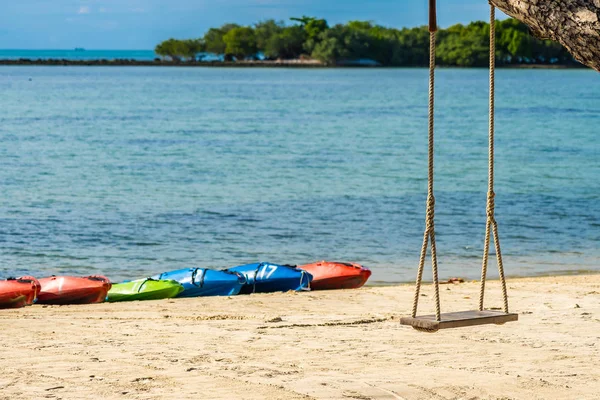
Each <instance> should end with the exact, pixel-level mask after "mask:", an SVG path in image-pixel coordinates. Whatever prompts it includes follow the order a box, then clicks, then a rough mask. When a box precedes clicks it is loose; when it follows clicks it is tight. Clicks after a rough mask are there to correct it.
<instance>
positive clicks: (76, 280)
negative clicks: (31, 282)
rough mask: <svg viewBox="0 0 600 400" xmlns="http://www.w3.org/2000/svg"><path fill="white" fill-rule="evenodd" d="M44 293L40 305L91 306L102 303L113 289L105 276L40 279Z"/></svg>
mask: <svg viewBox="0 0 600 400" xmlns="http://www.w3.org/2000/svg"><path fill="white" fill-rule="evenodd" d="M40 283H41V284H42V291H41V292H40V294H39V296H38V301H37V302H38V303H39V304H91V303H102V302H103V301H104V300H106V294H107V293H108V291H109V290H110V288H111V287H112V284H111V283H110V280H109V279H108V278H106V277H104V276H100V275H98V276H85V277H83V278H80V277H76V276H52V277H50V278H43V279H40Z"/></svg>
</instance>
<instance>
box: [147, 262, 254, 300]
mask: <svg viewBox="0 0 600 400" xmlns="http://www.w3.org/2000/svg"><path fill="white" fill-rule="evenodd" d="M152 279H156V280H161V279H167V280H174V281H177V282H179V283H180V284H181V285H182V286H183V291H182V292H181V293H179V294H178V295H177V297H201V296H202V297H204V296H235V295H237V294H239V293H240V291H241V290H242V288H243V287H244V285H245V284H246V278H245V277H244V276H243V275H242V274H239V273H232V272H228V271H216V270H212V269H204V268H187V269H180V270H176V271H171V272H164V273H162V274H159V275H155V276H153V277H152Z"/></svg>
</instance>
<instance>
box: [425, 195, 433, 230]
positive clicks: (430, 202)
mask: <svg viewBox="0 0 600 400" xmlns="http://www.w3.org/2000/svg"><path fill="white" fill-rule="evenodd" d="M426 219H427V221H426V222H427V230H429V229H430V228H432V227H433V221H434V219H435V197H433V195H430V196H427V217H426Z"/></svg>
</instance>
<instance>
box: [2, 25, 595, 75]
mask: <svg viewBox="0 0 600 400" xmlns="http://www.w3.org/2000/svg"><path fill="white" fill-rule="evenodd" d="M489 35H490V26H489V24H488V23H487V22H483V21H475V22H471V23H470V24H468V25H463V24H456V25H453V26H450V27H449V28H446V29H440V30H439V31H438V34H437V60H436V63H437V65H438V66H442V67H486V66H487V65H488V62H489V60H488V57H489V55H488V48H489ZM496 48H497V50H496V64H497V66H498V67H512V68H571V67H575V68H581V67H584V66H583V65H582V64H580V63H578V62H577V61H575V60H574V59H573V56H572V55H571V54H570V53H569V52H568V51H567V50H566V49H565V48H564V47H563V46H561V45H560V44H558V43H556V42H553V41H550V40H540V39H537V38H535V37H534V36H532V35H531V34H530V32H529V28H528V27H527V26H526V25H524V24H523V23H521V22H519V21H518V20H516V19H511V18H509V19H505V20H502V21H497V27H496ZM75 50H76V51H78V52H81V51H84V49H83V48H76V49H75ZM154 52H155V54H156V57H155V58H154V59H146V60H143V59H142V60H140V59H134V58H131V59H124V58H116V59H78V58H61V59H58V58H46V59H31V58H19V59H4V60H2V59H0V65H76V66H92V65H95V66H172V67H181V66H187V67H294V68H328V67H427V65H428V64H429V32H428V29H427V27H426V26H420V27H414V28H402V29H397V28H390V27H385V26H381V25H377V24H374V23H373V22H370V21H350V22H348V23H346V24H337V25H334V26H330V25H329V23H328V22H327V21H326V20H325V19H319V18H314V17H306V16H304V17H301V18H290V21H289V22H288V23H286V22H284V21H275V20H272V19H270V20H266V21H262V22H258V23H256V24H253V25H251V26H241V25H238V24H233V23H230V24H225V25H223V26H221V27H218V28H210V29H209V30H208V31H207V32H206V33H205V34H204V35H203V36H202V37H200V38H191V39H174V38H171V39H168V40H165V41H163V42H161V43H159V44H158V45H157V46H156V47H155V49H154Z"/></svg>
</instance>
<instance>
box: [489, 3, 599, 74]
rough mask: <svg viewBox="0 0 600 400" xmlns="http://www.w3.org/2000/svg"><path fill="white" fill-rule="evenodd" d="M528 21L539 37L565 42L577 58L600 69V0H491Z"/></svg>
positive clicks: (516, 16)
mask: <svg viewBox="0 0 600 400" xmlns="http://www.w3.org/2000/svg"><path fill="white" fill-rule="evenodd" d="M490 3H492V4H493V5H494V6H496V7H498V8H499V9H500V10H502V11H504V12H505V13H506V14H508V15H510V16H511V17H514V18H516V19H518V20H519V21H521V22H523V23H524V24H526V25H528V26H529V27H530V28H531V31H532V33H533V34H534V35H535V36H537V37H538V38H540V39H551V40H554V41H557V42H559V43H560V44H562V45H563V46H564V47H565V48H566V49H567V50H568V51H569V52H570V53H571V54H572V55H573V57H575V59H576V60H577V61H579V62H581V63H582V64H585V65H587V66H588V67H591V68H594V69H595V70H596V71H600V0H490Z"/></svg>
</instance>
